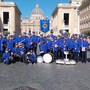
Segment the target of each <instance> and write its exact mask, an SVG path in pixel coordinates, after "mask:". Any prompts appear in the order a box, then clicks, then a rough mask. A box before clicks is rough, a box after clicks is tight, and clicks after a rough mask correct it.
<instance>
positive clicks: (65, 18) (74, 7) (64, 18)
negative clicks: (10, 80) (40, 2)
mask: <svg viewBox="0 0 90 90" xmlns="http://www.w3.org/2000/svg"><path fill="white" fill-rule="evenodd" d="M80 5H81V0H71V1H70V3H64V4H62V3H59V4H58V6H57V7H56V8H55V10H54V12H53V13H52V16H53V30H55V34H58V33H59V31H60V30H65V31H67V32H69V33H70V34H71V35H72V34H80V28H79V14H78V8H79V6H80Z"/></svg>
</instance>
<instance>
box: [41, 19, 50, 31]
mask: <svg viewBox="0 0 90 90" xmlns="http://www.w3.org/2000/svg"><path fill="white" fill-rule="evenodd" d="M49 28H50V20H40V30H41V31H42V32H44V33H46V32H48V31H49Z"/></svg>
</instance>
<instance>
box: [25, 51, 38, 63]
mask: <svg viewBox="0 0 90 90" xmlns="http://www.w3.org/2000/svg"><path fill="white" fill-rule="evenodd" d="M30 62H31V63H32V64H33V65H35V64H36V63H37V58H36V56H35V54H33V51H30V52H28V53H27V54H26V56H25V63H26V64H29V63H30Z"/></svg>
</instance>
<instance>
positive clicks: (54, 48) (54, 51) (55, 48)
mask: <svg viewBox="0 0 90 90" xmlns="http://www.w3.org/2000/svg"><path fill="white" fill-rule="evenodd" d="M52 47H53V54H54V61H56V60H57V59H58V42H57V38H54V41H53V43H52Z"/></svg>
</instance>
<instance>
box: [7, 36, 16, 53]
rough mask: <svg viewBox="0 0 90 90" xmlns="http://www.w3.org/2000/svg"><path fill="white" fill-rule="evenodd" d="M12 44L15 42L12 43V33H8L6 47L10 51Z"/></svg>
mask: <svg viewBox="0 0 90 90" xmlns="http://www.w3.org/2000/svg"><path fill="white" fill-rule="evenodd" d="M14 46H15V43H14V39H13V35H10V36H9V39H8V40H7V48H9V50H10V52H11V51H12V49H13V48H14Z"/></svg>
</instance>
